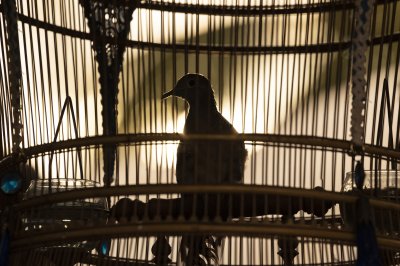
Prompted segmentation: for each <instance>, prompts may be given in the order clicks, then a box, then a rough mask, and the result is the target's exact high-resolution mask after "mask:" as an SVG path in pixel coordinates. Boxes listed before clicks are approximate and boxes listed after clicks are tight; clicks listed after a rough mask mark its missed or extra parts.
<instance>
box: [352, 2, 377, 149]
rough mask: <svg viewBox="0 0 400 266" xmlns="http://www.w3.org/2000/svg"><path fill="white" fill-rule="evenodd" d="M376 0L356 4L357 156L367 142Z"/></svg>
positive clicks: (354, 117)
mask: <svg viewBox="0 0 400 266" xmlns="http://www.w3.org/2000/svg"><path fill="white" fill-rule="evenodd" d="M374 2H375V1H374V0H356V2H355V6H356V8H355V11H354V18H355V20H356V21H355V25H354V30H353V41H352V64H353V65H352V85H353V86H352V89H353V91H352V94H353V101H352V109H351V136H352V143H353V149H354V152H355V153H356V154H360V153H362V146H363V143H364V141H365V138H364V126H365V101H366V86H367V81H366V79H365V76H366V73H367V70H366V67H365V63H366V52H367V50H368V46H367V40H368V37H369V32H370V24H371V9H372V7H373V4H374Z"/></svg>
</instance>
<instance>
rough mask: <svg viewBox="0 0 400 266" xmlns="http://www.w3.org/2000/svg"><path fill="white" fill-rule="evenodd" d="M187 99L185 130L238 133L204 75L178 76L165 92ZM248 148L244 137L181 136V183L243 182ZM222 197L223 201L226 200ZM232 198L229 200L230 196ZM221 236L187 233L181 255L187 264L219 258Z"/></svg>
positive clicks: (210, 198) (198, 198) (178, 178)
mask: <svg viewBox="0 0 400 266" xmlns="http://www.w3.org/2000/svg"><path fill="white" fill-rule="evenodd" d="M169 96H174V97H179V98H182V99H184V100H185V101H186V102H187V103H188V104H189V112H188V115H187V117H186V121H185V125H184V129H183V133H184V135H190V134H196V135H199V134H212V135H214V134H223V135H227V136H232V135H238V132H237V131H236V129H235V128H234V127H233V125H232V124H231V123H230V122H229V121H228V120H226V119H225V118H224V117H223V116H222V114H221V113H220V112H219V111H218V108H217V104H216V101H215V96H214V90H213V89H212V86H211V83H210V81H209V80H208V79H207V78H206V77H205V76H203V75H201V74H197V73H189V74H186V75H184V76H183V77H182V78H180V79H179V80H178V82H177V83H176V85H175V87H174V88H173V89H172V90H171V91H168V92H166V93H164V94H163V95H162V99H166V98H168V97H169ZM246 159H247V150H246V148H245V145H244V141H242V140H234V141H225V140H190V139H188V140H181V141H180V143H179V145H178V149H177V160H176V173H175V175H176V181H177V183H178V184H187V185H196V184H240V183H242V182H243V176H244V167H245V162H246ZM206 197H207V199H208V201H209V202H212V201H213V200H215V199H216V198H215V195H214V197H213V196H211V195H208V196H205V195H196V196H194V195H190V194H183V195H182V198H183V199H184V200H187V201H189V202H193V199H196V206H197V207H199V206H201V204H204V205H203V207H204V206H206V205H205V203H204V202H205V201H206ZM223 201H224V200H222V201H221V202H223ZM226 201H228V200H226ZM220 244H221V239H218V238H214V237H212V236H190V235H188V236H184V237H182V240H181V258H182V260H183V261H185V263H186V265H205V264H207V263H206V261H204V259H203V258H206V260H207V261H208V262H209V261H210V260H214V261H215V260H218V256H217V254H216V249H217V247H218V246H219V245H220Z"/></svg>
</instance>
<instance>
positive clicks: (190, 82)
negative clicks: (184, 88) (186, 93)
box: [188, 79, 196, 87]
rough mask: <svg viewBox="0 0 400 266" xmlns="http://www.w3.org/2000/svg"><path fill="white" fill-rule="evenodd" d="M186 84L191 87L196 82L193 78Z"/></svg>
mask: <svg viewBox="0 0 400 266" xmlns="http://www.w3.org/2000/svg"><path fill="white" fill-rule="evenodd" d="M188 84H189V86H190V87H193V86H194V84H196V82H195V81H194V80H193V79H191V80H189V82H188Z"/></svg>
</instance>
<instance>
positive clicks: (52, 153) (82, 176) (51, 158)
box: [49, 96, 85, 193]
mask: <svg viewBox="0 0 400 266" xmlns="http://www.w3.org/2000/svg"><path fill="white" fill-rule="evenodd" d="M67 107H69V108H70V109H69V111H70V113H71V117H72V123H73V126H74V131H75V137H76V138H78V127H77V123H76V119H75V112H74V107H73V105H72V100H71V97H70V96H67V98H66V99H65V101H64V105H63V108H62V109H61V115H60V120H59V121H58V124H57V129H56V132H55V134H54V139H53V142H56V140H57V137H58V134H59V132H60V128H61V123H62V120H63V117H64V113H65V110H66V109H67ZM76 152H77V154H78V164H79V171H80V173H81V179H85V177H84V175H83V166H82V156H81V148H80V147H77V148H76ZM53 157H54V150H53V151H51V153H50V159H49V184H50V186H49V191H50V193H51V187H52V186H51V179H52V174H51V172H52V171H51V162H52V161H53Z"/></svg>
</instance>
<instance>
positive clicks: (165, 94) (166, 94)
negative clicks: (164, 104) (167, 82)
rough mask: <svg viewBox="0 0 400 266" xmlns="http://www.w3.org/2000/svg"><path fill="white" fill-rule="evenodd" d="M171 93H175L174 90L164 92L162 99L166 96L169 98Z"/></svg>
mask: <svg viewBox="0 0 400 266" xmlns="http://www.w3.org/2000/svg"><path fill="white" fill-rule="evenodd" d="M171 95H174V90H170V91H168V92H166V93H164V94H163V95H162V96H161V99H163V100H164V99H165V98H167V97H169V96H171Z"/></svg>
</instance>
